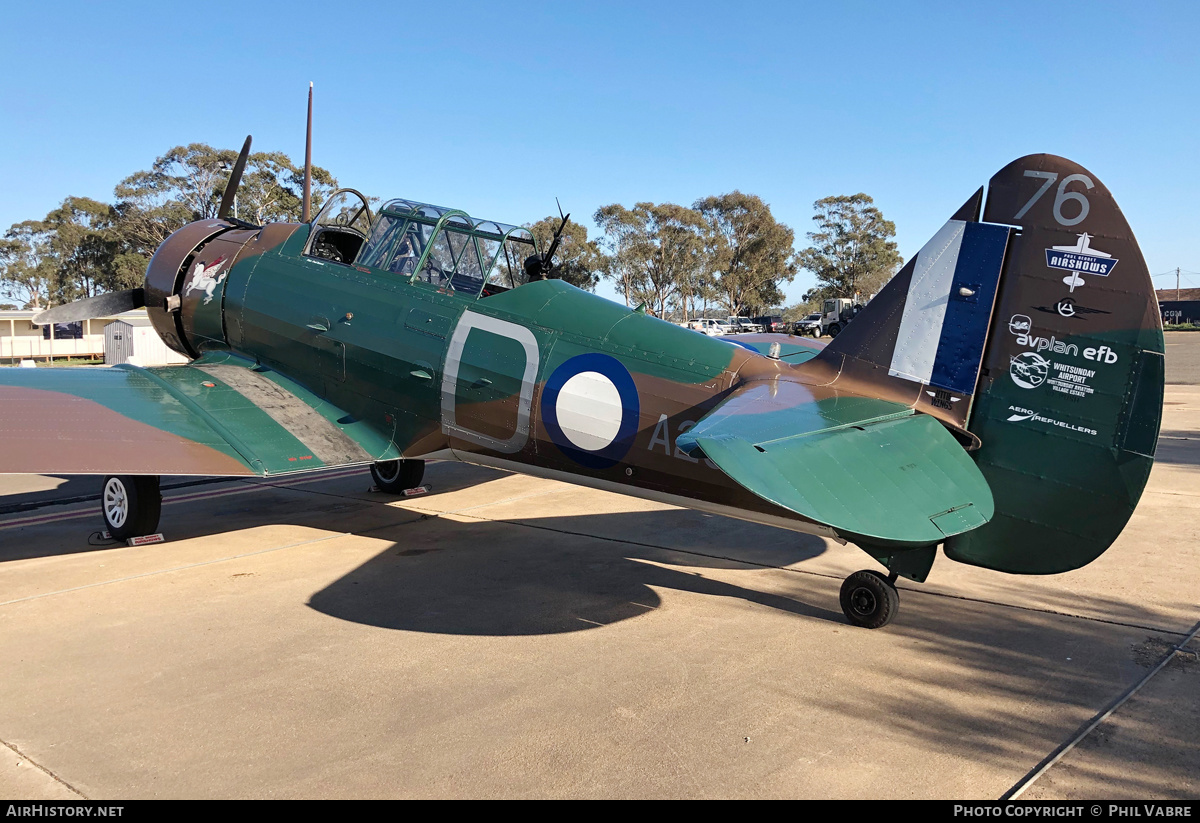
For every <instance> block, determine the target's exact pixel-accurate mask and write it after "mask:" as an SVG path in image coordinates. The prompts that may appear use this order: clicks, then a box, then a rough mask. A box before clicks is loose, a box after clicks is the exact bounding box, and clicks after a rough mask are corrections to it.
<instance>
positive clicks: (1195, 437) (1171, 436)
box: [1154, 429, 1200, 466]
mask: <svg viewBox="0 0 1200 823" xmlns="http://www.w3.org/2000/svg"><path fill="white" fill-rule="evenodd" d="M1154 460H1155V462H1156V463H1171V464H1174V465H1183V466H1197V465H1200V432H1195V431H1192V430H1190V429H1180V430H1178V431H1175V430H1168V429H1163V430H1162V431H1161V432H1160V433H1159V440H1158V448H1157V449H1156V450H1155V452H1154Z"/></svg>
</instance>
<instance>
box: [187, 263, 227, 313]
mask: <svg viewBox="0 0 1200 823" xmlns="http://www.w3.org/2000/svg"><path fill="white" fill-rule="evenodd" d="M224 265H225V257H224V256H222V257H218V258H217V259H216V260H214V261H212V262H211V263H209V264H208V265H207V266H205V265H204V264H203V263H197V264H196V268H194V269H193V270H192V279H191V282H190V283H188V284H187V288H186V289H184V290H183V295H184V297H186V296H188V295H189V294H191V293H192V292H193V291H194V290H197V289H199V290H200V291H202V292H204V305H206V306H207V305H208V304H209V303H211V302H212V299H213V291H214V290H215V289H216V288H217V286H219V285H220V284H221V281H222V280H224V279H225V276H226V275H227V274H228V273H229V272H221V276H220V277H218V276H217V272H220V271H221V267H222V266H224Z"/></svg>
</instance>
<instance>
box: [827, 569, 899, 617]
mask: <svg viewBox="0 0 1200 823" xmlns="http://www.w3.org/2000/svg"><path fill="white" fill-rule="evenodd" d="M839 599H840V600H841V604H842V613H843V614H845V615H846V619H847V620H849V621H850V622H851V623H852V624H854V625H855V626H862V627H863V628H864V629H881V628H883V627H884V626H886V625H887V624H888V623H891V622H892V618H893V617H895V616H896V612H898V611H899V610H900V594H899V593H898V592H897V591H896V588H895V586H893V585H892V584H891V583H890V582H888V579H887V578H886V577H884V576H883V575H882V574H879V573H878V572H874V571H860V572H855V573H854V574H852V575H850V576H849V577H847V578H846V580H845V581H844V582H843V583H842V591H841V596H840V598H839Z"/></svg>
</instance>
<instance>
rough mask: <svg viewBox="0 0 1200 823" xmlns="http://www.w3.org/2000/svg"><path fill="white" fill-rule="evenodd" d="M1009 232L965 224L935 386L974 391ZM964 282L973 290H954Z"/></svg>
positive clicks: (935, 367) (935, 364)
mask: <svg viewBox="0 0 1200 823" xmlns="http://www.w3.org/2000/svg"><path fill="white" fill-rule="evenodd" d="M1008 232H1009V229H1008V227H1007V226H997V225H993V224H991V223H968V224H967V226H966V233H965V234H964V235H963V241H962V247H961V248H960V249H959V252H958V265H957V266H955V269H954V282H953V283H952V284H951V286H950V301H949V303H948V304H947V306H946V318H945V320H944V321H943V323H942V336H941V338H940V339H939V340H938V350H937V357H936V358H935V359H934V361H933V374H932V376H931V377H930V380H929V382H930V383H931V384H932V385H934V386H937V387H938V388H942V389H949V390H950V391H953V392H958V393H959V394H972V393H973V392H974V391H975V379H976V378H977V377H978V376H979V364H980V361H982V360H983V346H984V343H986V342H987V332H988V321H989V320H990V319H991V315H992V303H993V302H995V299H996V285H997V283H998V282H999V280H1000V267H1001V266H1002V265H1003V263H1004V249H1005V247H1006V246H1007V245H1008ZM964 287H965V288H967V289H970V290H971V291H973V292H974V294H973V295H971V296H970V297H964V296H963V295H961V294H959V289H961V288H964Z"/></svg>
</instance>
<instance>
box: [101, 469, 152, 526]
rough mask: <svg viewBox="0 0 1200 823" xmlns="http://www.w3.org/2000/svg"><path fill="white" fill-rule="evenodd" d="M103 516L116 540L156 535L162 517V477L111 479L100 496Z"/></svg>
mask: <svg viewBox="0 0 1200 823" xmlns="http://www.w3.org/2000/svg"><path fill="white" fill-rule="evenodd" d="M100 513H101V514H102V515H103V516H104V525H105V526H107V527H108V533H109V534H110V535H112V536H113V539H115V540H128V539H129V538H131V537H142V536H144V535H147V534H154V531H155V529H157V528H158V518H159V515H160V514H161V513H162V493H161V492H160V491H159V487H158V475H140V476H135V475H128V474H120V475H110V476H108V477H106V478H104V490H103V491H102V492H101V493H100Z"/></svg>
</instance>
